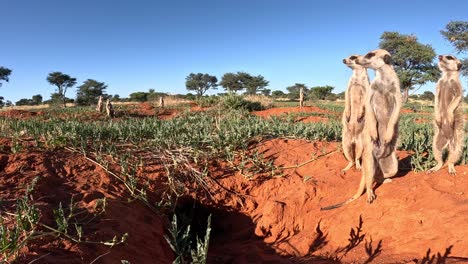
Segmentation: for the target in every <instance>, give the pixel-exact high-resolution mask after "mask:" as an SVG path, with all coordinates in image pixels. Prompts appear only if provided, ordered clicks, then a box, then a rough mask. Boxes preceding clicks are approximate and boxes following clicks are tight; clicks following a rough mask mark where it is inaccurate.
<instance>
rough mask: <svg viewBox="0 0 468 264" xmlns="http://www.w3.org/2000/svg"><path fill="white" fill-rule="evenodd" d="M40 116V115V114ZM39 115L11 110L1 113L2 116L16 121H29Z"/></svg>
mask: <svg viewBox="0 0 468 264" xmlns="http://www.w3.org/2000/svg"><path fill="white" fill-rule="evenodd" d="M39 114H40V113H39ZM36 115H38V112H33V111H27V110H17V109H11V110H7V111H1V112H0V116H3V117H7V118H14V119H27V118H31V117H34V116H36Z"/></svg>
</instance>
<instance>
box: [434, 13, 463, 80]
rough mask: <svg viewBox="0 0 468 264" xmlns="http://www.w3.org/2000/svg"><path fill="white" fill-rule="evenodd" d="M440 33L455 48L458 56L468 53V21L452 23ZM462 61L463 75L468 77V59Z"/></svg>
mask: <svg viewBox="0 0 468 264" xmlns="http://www.w3.org/2000/svg"><path fill="white" fill-rule="evenodd" d="M440 33H441V34H442V36H444V37H445V39H446V40H448V41H449V42H450V43H451V44H452V45H453V46H454V47H455V50H456V52H457V53H458V54H460V53H466V52H467V51H468V21H451V22H449V23H448V24H447V25H446V26H445V30H441V31H440ZM460 60H461V62H462V64H463V67H462V69H461V74H462V75H463V76H468V58H462V59H460Z"/></svg>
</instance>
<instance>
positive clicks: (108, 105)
mask: <svg viewBox="0 0 468 264" xmlns="http://www.w3.org/2000/svg"><path fill="white" fill-rule="evenodd" d="M106 112H107V116H109V117H111V118H113V117H114V116H115V113H114V108H113V107H112V103H111V101H110V99H107V101H106Z"/></svg>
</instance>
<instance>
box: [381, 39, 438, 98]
mask: <svg viewBox="0 0 468 264" xmlns="http://www.w3.org/2000/svg"><path fill="white" fill-rule="evenodd" d="M380 39H381V41H380V43H379V46H380V48H381V49H385V50H387V51H388V52H390V54H391V55H392V61H393V66H394V68H395V71H396V73H397V75H398V77H399V79H400V83H401V90H402V91H403V92H404V99H405V101H406V99H407V98H408V91H409V90H410V89H414V88H415V86H416V85H419V86H422V85H423V84H425V83H426V82H435V81H437V79H438V77H439V76H440V73H439V71H438V70H437V66H436V65H435V64H434V62H433V61H434V58H435V56H436V53H435V51H434V49H433V48H432V47H431V46H430V45H424V44H421V43H419V42H418V39H417V37H416V36H414V35H405V34H400V33H399V32H384V33H383V34H382V36H381V37H380Z"/></svg>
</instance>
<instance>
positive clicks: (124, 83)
mask: <svg viewBox="0 0 468 264" xmlns="http://www.w3.org/2000/svg"><path fill="white" fill-rule="evenodd" d="M467 10H468V1H465V0H458V1H453V0H444V1H427V0H426V1H423V0H417V1H404V0H394V1H349V0H327V1H312V0H308V1H307V0H297V1H296V0H290V1H286V0H281V1H280V0H250V1H248V0H236V1H228V0H226V1H223V0H199V1H195V0H172V1H169V0H168V1H156V0H154V1H150V0H146V1H142V0H140V1H139V0H134V1H130V0H125V1H124V0H112V1H111V0H99V1H98V0H80V1H64V0H41V1H37V0H14V1H7V0H4V1H3V3H2V14H1V20H2V25H3V27H2V34H1V38H0V51H1V53H0V54H1V56H0V66H4V67H8V68H10V69H12V70H13V73H12V75H11V76H10V83H4V84H3V86H2V87H1V88H0V95H2V96H4V97H5V99H6V100H11V101H13V102H15V101H17V100H19V99H20V98H31V96H32V95H34V94H42V95H43V97H44V99H48V98H49V97H50V94H51V93H53V92H54V87H53V86H51V85H50V84H48V83H47V81H46V77H47V75H48V73H50V72H52V71H61V72H64V73H67V74H69V75H71V76H73V77H75V78H77V81H78V85H79V84H81V83H83V81H85V80H86V79H88V78H90V79H95V80H98V81H101V82H105V83H106V84H107V85H108V86H109V87H108V89H107V92H108V93H109V94H119V95H120V96H121V97H127V96H128V94H130V93H132V92H136V91H147V90H148V89H155V90H156V91H158V92H169V93H172V94H175V93H187V91H186V90H185V77H186V76H187V75H188V74H190V73H191V72H194V73H197V72H202V73H209V74H212V75H215V76H217V77H218V79H221V76H222V75H223V74H224V73H226V72H236V71H246V72H248V73H251V74H253V75H258V74H261V75H263V76H264V77H265V79H267V80H269V81H270V86H269V88H270V89H272V90H285V88H286V87H287V86H289V85H293V84H294V83H296V82H299V83H305V84H306V85H308V86H316V85H332V86H334V87H335V90H334V92H340V91H343V90H344V89H345V88H346V84H347V81H348V78H349V76H350V73H351V70H350V69H348V68H346V67H345V66H344V65H343V63H342V59H343V58H344V57H346V56H348V55H350V54H355V53H366V52H367V51H369V50H372V49H375V48H377V46H378V43H379V37H380V35H381V34H382V33H383V32H384V31H399V32H401V33H405V34H415V35H416V36H417V37H418V38H419V41H420V42H422V43H425V44H431V45H432V46H433V47H434V48H435V50H436V52H437V53H438V54H445V53H453V52H454V50H453V48H452V46H451V45H450V44H449V43H448V42H446V41H445V40H444V39H443V38H442V36H441V35H440V30H442V29H443V28H444V26H445V25H446V24H447V23H448V22H449V21H452V20H464V21H466V20H468V12H467ZM434 85H435V84H429V85H426V86H425V89H428V90H431V89H434ZM218 91H219V92H222V91H223V89H222V88H221V87H220V88H219V89H218ZM75 94H76V88H72V89H71V90H69V91H68V92H67V96H68V97H75Z"/></svg>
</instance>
